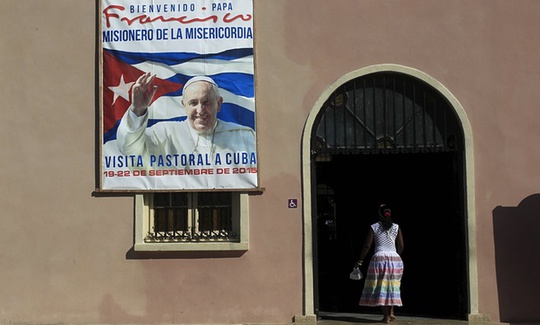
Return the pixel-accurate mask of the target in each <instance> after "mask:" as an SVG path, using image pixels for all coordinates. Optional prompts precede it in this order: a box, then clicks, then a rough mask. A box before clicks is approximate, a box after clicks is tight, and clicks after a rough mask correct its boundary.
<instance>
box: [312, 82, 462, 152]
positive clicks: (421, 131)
mask: <svg viewBox="0 0 540 325" xmlns="http://www.w3.org/2000/svg"><path fill="white" fill-rule="evenodd" d="M316 126H317V127H316V130H315V132H316V136H315V137H313V138H314V139H315V141H314V142H313V144H312V152H313V153H314V154H316V155H318V156H317V158H318V160H324V156H325V155H331V154H347V153H351V154H358V153H385V152H392V153H393V152H449V151H456V150H459V149H460V148H457V146H458V145H459V143H460V142H459V141H458V139H459V138H461V137H462V136H461V135H460V133H459V132H461V131H460V128H459V126H458V120H457V117H456V116H455V113H454V111H453V109H451V108H450V105H449V103H448V102H447V101H446V99H445V98H444V97H443V96H441V95H440V94H439V92H438V91H437V90H436V89H434V88H433V87H431V86H430V85H428V84H426V83H425V82H423V81H421V80H417V79H416V78H413V77H410V76H407V75H403V74H400V73H393V72H382V73H374V74H370V75H366V76H363V77H360V78H357V79H354V80H351V81H349V82H347V83H345V84H343V85H342V86H341V87H340V88H338V89H337V90H336V91H335V92H334V93H333V94H332V95H331V96H330V98H329V99H328V100H327V101H326V103H325V104H324V107H323V109H322V110H321V113H320V114H319V116H318V120H317V121H316Z"/></svg>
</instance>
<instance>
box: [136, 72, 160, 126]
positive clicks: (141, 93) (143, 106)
mask: <svg viewBox="0 0 540 325" xmlns="http://www.w3.org/2000/svg"><path fill="white" fill-rule="evenodd" d="M155 77H156V75H155V74H154V75H153V74H151V73H150V72H147V73H145V74H143V75H142V76H140V77H139V79H137V81H136V82H135V84H134V85H133V88H132V89H131V106H132V110H133V113H135V115H137V116H141V115H144V114H146V110H147V109H148V106H150V103H151V102H152V98H154V94H155V93H156V91H157V85H154V84H153V82H154V78H155Z"/></svg>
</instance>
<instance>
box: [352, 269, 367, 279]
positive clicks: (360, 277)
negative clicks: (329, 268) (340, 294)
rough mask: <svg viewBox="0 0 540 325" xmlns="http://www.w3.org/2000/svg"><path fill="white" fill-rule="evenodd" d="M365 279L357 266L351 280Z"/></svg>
mask: <svg viewBox="0 0 540 325" xmlns="http://www.w3.org/2000/svg"><path fill="white" fill-rule="evenodd" d="M363 277H364V276H363V275H362V272H361V271H360V268H359V267H358V266H355V267H354V268H353V270H352V272H351V274H349V279H351V280H362V278H363Z"/></svg>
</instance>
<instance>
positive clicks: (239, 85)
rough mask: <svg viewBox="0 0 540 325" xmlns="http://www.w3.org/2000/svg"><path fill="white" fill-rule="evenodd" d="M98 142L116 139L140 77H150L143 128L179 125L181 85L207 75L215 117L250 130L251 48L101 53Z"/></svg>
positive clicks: (252, 124) (252, 123)
mask: <svg viewBox="0 0 540 325" xmlns="http://www.w3.org/2000/svg"><path fill="white" fill-rule="evenodd" d="M103 66H104V70H103V142H104V143H107V142H108V141H111V140H115V139H116V129H117V127H118V124H119V123H120V119H121V118H122V116H123V115H124V113H125V112H126V110H127V109H128V108H129V105H130V103H131V88H132V86H133V84H134V83H135V81H136V80H137V78H139V77H140V76H141V75H142V74H144V73H146V72H151V73H153V74H156V78H155V81H154V83H155V84H156V85H157V86H158V90H157V93H156V94H155V96H154V98H153V102H152V103H151V105H150V107H151V110H150V111H149V114H151V115H150V116H149V118H150V120H149V123H148V126H152V125H154V124H155V123H159V122H161V121H171V120H173V121H174V120H177V121H182V120H184V119H185V118H186V117H185V113H184V110H183V107H182V106H181V97H182V86H183V84H184V83H185V82H186V81H187V80H189V79H190V78H191V77H193V76H196V75H205V76H209V77H211V78H212V79H214V81H216V83H217V84H218V85H219V88H220V93H221V95H222V97H223V99H224V100H223V105H222V108H221V111H220V112H219V113H218V118H220V119H222V120H225V121H230V122H235V123H238V124H242V125H245V126H249V127H251V128H252V129H254V130H255V109H254V97H255V94H254V89H255V87H254V77H253V48H245V49H231V50H227V51H223V52H219V53H207V54H198V53H183V52H172V53H169V52H162V53H146V52H126V51H120V50H107V49H104V51H103Z"/></svg>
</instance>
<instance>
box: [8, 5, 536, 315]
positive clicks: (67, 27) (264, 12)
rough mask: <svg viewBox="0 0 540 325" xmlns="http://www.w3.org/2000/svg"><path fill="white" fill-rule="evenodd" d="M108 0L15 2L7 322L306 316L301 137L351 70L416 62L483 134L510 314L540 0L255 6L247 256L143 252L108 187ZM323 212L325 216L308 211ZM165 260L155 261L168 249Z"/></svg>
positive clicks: (479, 214)
mask: <svg viewBox="0 0 540 325" xmlns="http://www.w3.org/2000/svg"><path fill="white" fill-rule="evenodd" d="M95 7H96V4H95V2H94V1H90V0H77V1H75V0H54V1H53V0H40V1H37V0H34V1H32V0H2V1H1V2H0V18H1V20H0V67H1V69H0V71H1V74H2V78H1V87H0V96H1V97H0V98H2V99H3V100H4V103H3V109H2V112H3V113H2V118H1V119H0V129H1V132H2V137H1V139H2V140H1V146H0V148H1V149H2V154H1V155H0V165H1V166H2V168H1V169H0V180H1V183H0V184H1V185H0V194H1V195H0V205H1V206H2V214H1V221H2V223H1V224H0V288H1V294H0V319H1V320H2V322H13V323H15V322H31V323H57V322H58V323H162V324H166V323H280V322H289V321H291V319H292V317H293V316H294V315H302V313H303V287H302V281H303V270H302V262H303V261H302V259H303V251H302V243H303V238H302V229H303V228H302V227H303V216H302V210H301V209H288V208H287V205H286V203H287V199H288V198H298V199H301V198H302V188H301V185H302V180H301V175H302V170H301V161H300V153H301V139H302V132H303V128H304V125H305V122H306V119H307V117H308V114H309V113H310V111H311V110H312V109H313V108H314V107H313V106H314V104H315V102H316V101H317V99H318V98H319V96H320V94H321V93H323V92H324V90H325V89H326V88H327V87H328V86H329V85H330V84H331V83H332V82H334V81H335V80H337V79H339V78H340V77H341V76H343V75H345V74H347V73H349V72H350V71H354V70H358V69H361V68H363V67H366V66H370V65H374V64H381V63H392V64H399V65H404V66H407V67H411V68H414V69H418V70H420V71H422V72H423V73H426V74H428V75H430V76H432V77H433V78H435V79H436V80H438V81H439V82H440V83H442V84H443V85H445V86H446V87H447V88H448V90H449V91H450V92H451V93H452V94H453V95H454V96H455V97H456V98H457V99H458V100H459V102H460V103H461V105H462V106H463V108H464V109H465V111H466V113H467V116H468V118H469V121H470V123H471V128H472V130H473V134H474V153H475V166H474V170H475V177H476V178H475V181H476V193H475V194H476V201H475V202H474V203H475V208H476V211H475V213H476V223H477V229H478V232H477V234H476V235H477V239H478V245H477V255H478V256H477V257H478V273H479V278H478V289H479V292H478V296H479V306H478V309H479V313H480V314H485V315H488V316H489V317H490V318H491V319H493V320H498V319H499V303H498V301H499V300H498V291H497V272H496V268H495V256H496V250H495V245H494V242H495V239H494V235H493V234H494V229H493V228H494V227H493V210H494V209H495V208H496V207H497V206H510V207H515V206H518V205H519V204H520V202H521V201H522V200H524V199H526V198H528V197H529V196H531V195H534V194H536V193H537V192H538V190H537V184H538V183H539V182H538V168H537V166H539V165H540V151H538V150H535V144H536V143H538V142H539V138H540V132H539V131H538V122H539V120H540V113H539V110H538V107H537V106H538V103H540V92H539V91H537V85H538V83H539V81H540V62H539V61H540V55H539V54H540V38H539V37H537V32H538V30H540V19H538V17H540V3H539V2H537V1H534V0H530V1H525V0H504V1H503V0H492V1H481V0H477V1H471V0H462V1H458V0H455V1H444V2H443V1H428V0H390V1H380V0H363V1H358V0H338V1H326V0H324V1H323V0H294V1H293V0H289V1H286V0H272V1H266V0H255V1H254V7H255V28H256V40H255V42H256V75H257V80H256V86H257V93H256V94H257V121H258V129H257V131H258V141H259V149H260V150H259V162H260V164H259V168H260V176H261V185H262V186H263V187H264V188H265V192H264V193H263V194H262V195H257V196H252V197H251V199H250V213H251V216H250V249H249V251H248V252H247V253H245V254H243V255H241V256H222V255H214V254H193V255H190V254H183V255H169V256H152V255H150V257H148V256H140V255H136V254H134V253H133V252H132V250H131V248H132V245H133V242H132V241H133V199H132V198H131V197H121V196H113V197H101V196H100V197H95V196H93V191H94V188H95V186H96V183H95V177H96V175H95V173H96V169H97V168H96V151H97V147H96V146H97V142H96V140H95V138H96V130H97V128H96V123H97V121H96V116H97V114H96V102H97V101H96V76H95V73H96V66H95V65H96V56H95V55H96V47H95V45H96V44H95V38H96V12H95V10H96V8H95ZM308 217H309V216H308ZM153 257H155V258H153Z"/></svg>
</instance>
